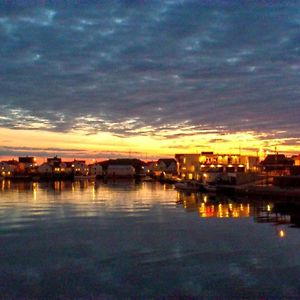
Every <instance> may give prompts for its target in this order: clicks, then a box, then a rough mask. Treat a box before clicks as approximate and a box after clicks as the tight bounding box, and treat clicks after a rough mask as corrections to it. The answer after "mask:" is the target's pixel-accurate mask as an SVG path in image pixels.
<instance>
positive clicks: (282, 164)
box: [260, 153, 295, 176]
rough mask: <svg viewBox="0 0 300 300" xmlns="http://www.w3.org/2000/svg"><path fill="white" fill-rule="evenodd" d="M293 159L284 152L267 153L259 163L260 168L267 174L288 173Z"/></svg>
mask: <svg viewBox="0 0 300 300" xmlns="http://www.w3.org/2000/svg"><path fill="white" fill-rule="evenodd" d="M294 163H295V161H294V160H293V159H292V158H287V157H286V156H285V155H284V154H278V153H276V154H269V155H267V157H266V158H265V159H264V160H263V161H262V162H261V163H260V167H261V170H262V171H264V172H267V173H268V174H269V175H274V176H276V175H290V173H291V169H292V167H293V166H294Z"/></svg>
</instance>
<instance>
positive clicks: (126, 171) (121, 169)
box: [107, 165, 135, 177]
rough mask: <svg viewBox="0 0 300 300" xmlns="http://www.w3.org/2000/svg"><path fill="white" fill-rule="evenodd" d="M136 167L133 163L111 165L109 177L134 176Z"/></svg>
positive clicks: (108, 171) (108, 168) (108, 172)
mask: <svg viewBox="0 0 300 300" xmlns="http://www.w3.org/2000/svg"><path fill="white" fill-rule="evenodd" d="M134 175H135V168H134V167H133V166H132V165H109V166H108V167H107V176H108V177H133V176H134Z"/></svg>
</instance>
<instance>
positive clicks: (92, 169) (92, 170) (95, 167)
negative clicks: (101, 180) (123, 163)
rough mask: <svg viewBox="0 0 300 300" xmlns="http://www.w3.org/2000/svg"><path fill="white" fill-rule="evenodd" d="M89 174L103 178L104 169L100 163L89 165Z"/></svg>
mask: <svg viewBox="0 0 300 300" xmlns="http://www.w3.org/2000/svg"><path fill="white" fill-rule="evenodd" d="M89 174H90V175H92V176H102V175H103V168H102V165H101V164H100V163H95V164H92V165H89Z"/></svg>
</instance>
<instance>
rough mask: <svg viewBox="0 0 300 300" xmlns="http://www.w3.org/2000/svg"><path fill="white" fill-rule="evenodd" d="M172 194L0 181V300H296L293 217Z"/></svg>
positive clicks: (257, 206)
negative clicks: (293, 298) (188, 299)
mask: <svg viewBox="0 0 300 300" xmlns="http://www.w3.org/2000/svg"><path fill="white" fill-rule="evenodd" d="M274 205H276V204H275V203H273V202H272V201H269V200H268V199H264V201H251V202H250V201H248V200H246V199H241V200H239V201H237V200H235V201H234V200H233V199H230V198H228V197H226V196H218V197H215V196H211V195H205V194H193V193H192V194H182V193H178V192H177V191H176V190H174V187H173V186H172V185H169V186H168V185H161V184H159V183H141V184H135V183H134V182H130V181H118V182H109V183H103V182H101V181H100V182H96V183H93V182H75V183H72V182H64V183H59V182H55V183H52V184H51V183H46V184H42V183H10V182H4V181H2V182H1V181H0V239H1V244H0V245H1V247H0V298H1V299H2V298H5V299H6V298H11V299H19V298H22V299H24V298H38V299H70V298H71V299H74V298H76V299H86V298H87V299H90V298H93V297H94V298H97V299H120V298H142V299H145V298H162V297H164V298H170V299H173V298H212V299H215V298H217V299H220V298H221V299H223V298H272V299H274V298H289V297H300V230H299V229H298V228H296V227H295V226H294V225H292V224H290V223H291V222H292V223H293V222H294V223H297V216H295V215H292V216H291V215H290V214H285V215H283V214H277V215H275V214H273V213H272V211H273V209H274Z"/></svg>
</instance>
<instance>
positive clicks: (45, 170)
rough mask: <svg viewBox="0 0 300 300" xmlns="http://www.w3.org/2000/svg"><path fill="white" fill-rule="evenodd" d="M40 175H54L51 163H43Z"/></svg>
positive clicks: (39, 171) (39, 170) (40, 167)
mask: <svg viewBox="0 0 300 300" xmlns="http://www.w3.org/2000/svg"><path fill="white" fill-rule="evenodd" d="M37 170H38V173H40V174H42V175H44V174H52V170H53V168H52V166H51V165H50V164H49V163H43V164H41V165H40V166H38V169H37Z"/></svg>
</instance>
